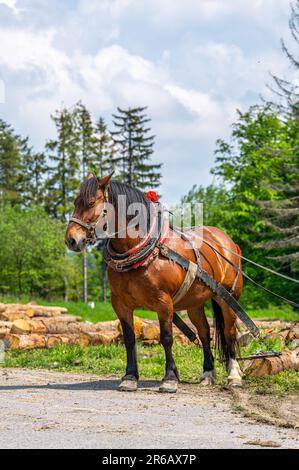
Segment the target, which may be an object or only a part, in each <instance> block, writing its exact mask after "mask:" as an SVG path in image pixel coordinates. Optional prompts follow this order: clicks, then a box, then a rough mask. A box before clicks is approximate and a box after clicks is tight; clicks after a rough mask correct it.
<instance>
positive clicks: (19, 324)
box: [12, 315, 80, 334]
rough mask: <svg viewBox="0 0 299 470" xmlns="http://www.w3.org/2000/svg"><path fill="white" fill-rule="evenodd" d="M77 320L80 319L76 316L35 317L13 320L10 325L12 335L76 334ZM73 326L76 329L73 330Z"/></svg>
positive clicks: (77, 329) (78, 328)
mask: <svg viewBox="0 0 299 470" xmlns="http://www.w3.org/2000/svg"><path fill="white" fill-rule="evenodd" d="M79 318H80V317H77V316H72V315H64V316H59V317H58V316H57V317H51V318H43V317H36V318H33V319H31V320H15V321H14V322H13V325H12V333H16V334H22V333H23V334H25V333H68V332H70V333H71V332H78V331H80V326H79V325H80V323H79V321H78V320H79ZM77 322H78V323H77ZM71 325H72V326H71ZM73 325H78V327H77V328H75V327H74V326H73ZM70 330H72V331H70Z"/></svg>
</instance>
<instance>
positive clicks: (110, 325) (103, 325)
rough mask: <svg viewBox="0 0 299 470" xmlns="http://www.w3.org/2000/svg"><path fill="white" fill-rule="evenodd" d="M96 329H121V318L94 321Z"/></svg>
mask: <svg viewBox="0 0 299 470" xmlns="http://www.w3.org/2000/svg"><path fill="white" fill-rule="evenodd" d="M94 326H95V329H96V331H115V330H121V326H120V321H119V320H111V321H100V322H98V323H94Z"/></svg>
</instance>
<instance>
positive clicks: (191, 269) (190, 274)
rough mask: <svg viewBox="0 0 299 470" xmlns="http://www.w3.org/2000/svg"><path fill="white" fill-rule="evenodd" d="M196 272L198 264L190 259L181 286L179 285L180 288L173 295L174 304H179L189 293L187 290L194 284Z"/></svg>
mask: <svg viewBox="0 0 299 470" xmlns="http://www.w3.org/2000/svg"><path fill="white" fill-rule="evenodd" d="M196 274H197V265H196V264H195V263H192V261H190V262H189V266H188V269H187V273H186V276H185V279H184V280H183V282H182V284H181V286H180V287H179V290H178V291H177V292H176V293H175V294H174V296H173V299H172V300H173V304H174V305H175V304H178V303H179V301H180V300H182V299H183V298H184V297H185V295H186V294H187V292H188V291H189V289H190V287H191V286H192V284H193V282H194V281H195V279H196Z"/></svg>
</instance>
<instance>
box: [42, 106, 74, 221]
mask: <svg viewBox="0 0 299 470" xmlns="http://www.w3.org/2000/svg"><path fill="white" fill-rule="evenodd" d="M52 119H53V121H54V123H55V126H56V130H57V139H56V140H50V141H48V142H47V144H46V149H47V150H48V151H49V152H50V155H49V158H50V161H51V162H52V163H53V165H52V167H50V169H49V173H50V177H49V178H48V180H47V183H46V190H47V194H46V208H47V210H48V212H49V213H50V214H51V215H53V216H54V217H56V218H58V219H61V220H63V221H66V220H67V217H68V216H69V215H70V213H71V211H72V207H73V202H74V199H75V194H76V192H77V190H78V186H79V178H78V176H79V175H78V172H79V170H80V160H79V158H78V152H79V143H78V135H77V133H76V126H75V122H74V115H73V113H71V112H70V111H69V110H67V109H65V108H64V109H62V110H60V111H56V113H55V115H54V116H52Z"/></svg>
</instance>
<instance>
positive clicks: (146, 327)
mask: <svg viewBox="0 0 299 470" xmlns="http://www.w3.org/2000/svg"><path fill="white" fill-rule="evenodd" d="M141 337H142V338H143V339H144V340H145V341H157V342H158V341H159V340H160V328H159V325H158V322H154V321H149V320H144V321H143V323H142V329H141ZM148 344H149V343H148Z"/></svg>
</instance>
